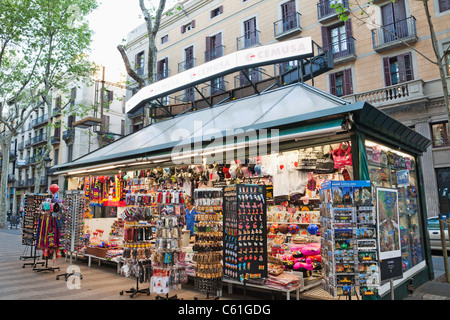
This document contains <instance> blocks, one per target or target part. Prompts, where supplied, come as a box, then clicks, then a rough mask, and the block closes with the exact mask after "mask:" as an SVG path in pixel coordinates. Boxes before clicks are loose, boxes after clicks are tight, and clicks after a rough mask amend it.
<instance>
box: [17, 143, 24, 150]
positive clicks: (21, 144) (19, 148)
mask: <svg viewBox="0 0 450 320" xmlns="http://www.w3.org/2000/svg"><path fill="white" fill-rule="evenodd" d="M23 149H25V143H24V142H19V143H18V144H17V150H19V151H23Z"/></svg>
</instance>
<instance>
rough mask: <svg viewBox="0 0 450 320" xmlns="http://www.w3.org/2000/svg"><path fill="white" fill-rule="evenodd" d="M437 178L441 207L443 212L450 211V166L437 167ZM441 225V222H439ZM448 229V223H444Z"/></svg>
mask: <svg viewBox="0 0 450 320" xmlns="http://www.w3.org/2000/svg"><path fill="white" fill-rule="evenodd" d="M436 179H437V186H438V197H439V207H440V209H441V214H446V213H447V212H450V168H448V167H447V168H439V169H436ZM438 226H439V222H438ZM444 226H445V229H448V226H447V224H444Z"/></svg>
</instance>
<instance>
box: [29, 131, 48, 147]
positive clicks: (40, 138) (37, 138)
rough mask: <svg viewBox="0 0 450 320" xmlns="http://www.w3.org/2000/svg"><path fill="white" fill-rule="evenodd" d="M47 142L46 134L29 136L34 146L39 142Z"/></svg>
mask: <svg viewBox="0 0 450 320" xmlns="http://www.w3.org/2000/svg"><path fill="white" fill-rule="evenodd" d="M45 142H47V134H46V133H44V134H40V135H38V136H35V137H33V138H31V145H33V146H35V145H38V144H41V143H45Z"/></svg>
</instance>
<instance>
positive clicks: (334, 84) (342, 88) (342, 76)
mask: <svg viewBox="0 0 450 320" xmlns="http://www.w3.org/2000/svg"><path fill="white" fill-rule="evenodd" d="M330 92H331V94H334V95H335V96H338V97H342V96H346V95H349V94H352V93H353V84H352V71H351V69H345V70H343V71H340V72H336V73H332V74H330Z"/></svg>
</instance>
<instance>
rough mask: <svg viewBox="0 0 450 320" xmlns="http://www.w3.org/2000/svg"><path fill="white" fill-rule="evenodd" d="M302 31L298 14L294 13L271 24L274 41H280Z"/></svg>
mask: <svg viewBox="0 0 450 320" xmlns="http://www.w3.org/2000/svg"><path fill="white" fill-rule="evenodd" d="M300 31H302V28H301V26H300V13H298V12H296V13H294V14H291V15H289V16H286V17H284V18H283V19H281V20H278V21H275V22H274V23H273V35H274V37H275V39H282V38H284V37H287V36H291V35H293V34H297V33H299V32H300Z"/></svg>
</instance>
